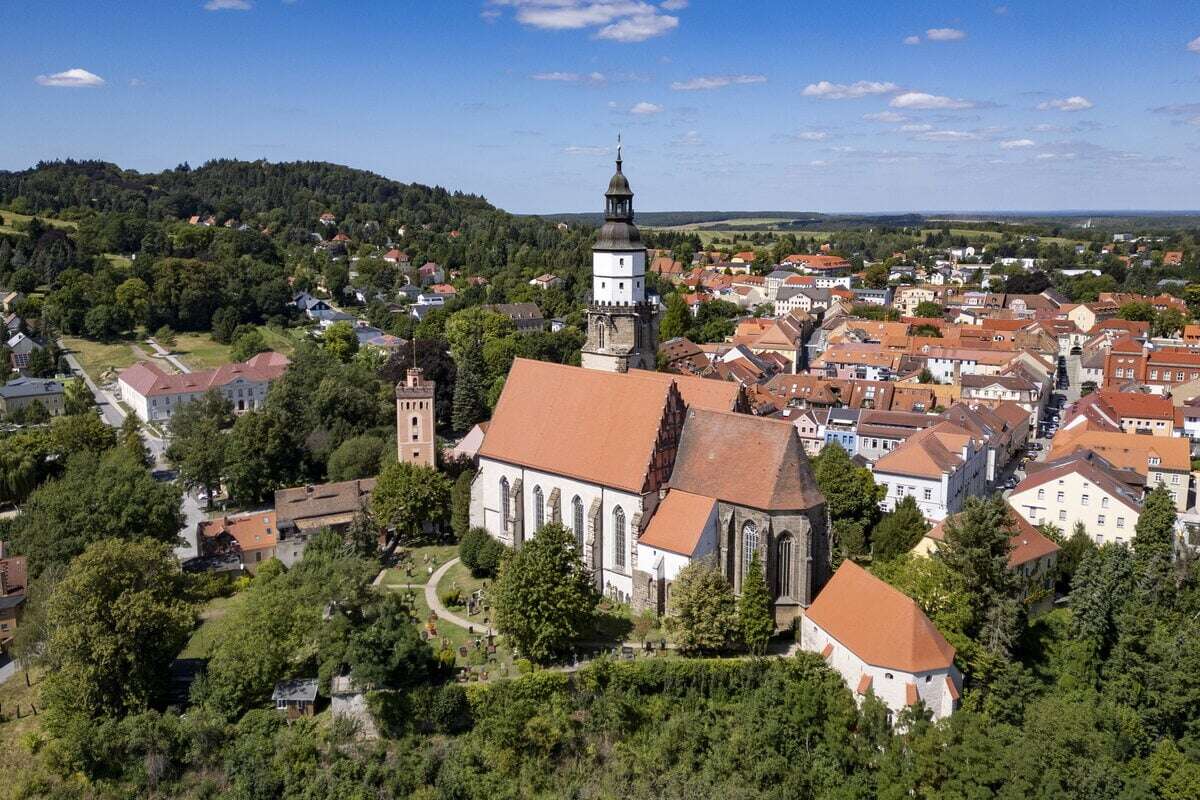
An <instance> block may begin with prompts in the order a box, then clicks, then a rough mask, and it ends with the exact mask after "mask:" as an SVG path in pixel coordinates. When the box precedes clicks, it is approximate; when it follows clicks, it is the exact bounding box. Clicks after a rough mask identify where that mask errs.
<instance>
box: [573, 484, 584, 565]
mask: <svg viewBox="0 0 1200 800" xmlns="http://www.w3.org/2000/svg"><path fill="white" fill-rule="evenodd" d="M571 521H572V523H574V528H575V546H576V547H578V548H579V552H580V553H582V552H583V501H582V500H580V499H579V495H575V499H574V500H572V501H571Z"/></svg>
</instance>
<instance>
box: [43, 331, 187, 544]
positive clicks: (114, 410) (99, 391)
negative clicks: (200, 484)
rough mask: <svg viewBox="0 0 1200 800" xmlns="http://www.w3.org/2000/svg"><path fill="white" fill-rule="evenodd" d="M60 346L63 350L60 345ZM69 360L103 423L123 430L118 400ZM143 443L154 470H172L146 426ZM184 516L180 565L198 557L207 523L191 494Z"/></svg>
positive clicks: (158, 439)
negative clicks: (199, 536) (199, 528)
mask: <svg viewBox="0 0 1200 800" xmlns="http://www.w3.org/2000/svg"><path fill="white" fill-rule="evenodd" d="M59 346H60V347H61V346H62V343H61V342H60V343H59ZM155 347H157V345H155ZM66 359H67V364H68V365H70V367H71V369H72V370H74V371H75V372H76V374H78V375H82V376H83V381H84V383H86V384H87V387H88V388H89V389H91V390H92V397H93V398H95V400H96V405H97V406H98V407H99V408H100V411H101V414H102V418H103V419H104V421H105V422H106V423H107V424H109V425H111V426H112V427H114V428H119V427H121V423H122V422H124V421H125V410H124V409H122V408H121V406H120V405H118V403H117V398H116V397H115V396H114V395H113V394H112V393H111V392H109V391H108V390H107V389H104V388H101V387H100V386H99V385H97V383H96V382H95V381H94V380H92V376H91V375H88V374H87V373H86V372H84V370H83V366H82V365H81V364H80V363H79V361H78V359H76V358H75V356H74V355H73V354H72V353H67V354H66ZM183 371H184V372H187V368H186V367H184V368H183ZM142 440H143V441H145V443H146V448H147V449H148V450H149V451H150V456H151V458H153V459H154V463H153V465H152V466H151V469H154V470H161V469H167V468H169V466H170V465H169V464H168V463H167V457H166V449H167V443H166V442H165V441H163V439H162V438H161V437H159V436H157V435H155V433H154V432H153V431H152V430H150V428H149V427H147V426H145V425H143V426H142ZM183 516H184V523H183V528H182V529H181V530H180V532H179V533H180V535H181V536H182V537H183V538H184V540H185V542H186V544H184V545H181V546H179V547H177V548H175V557H176V558H178V559H179V560H180V561H183V560H186V559H189V558H193V557H195V556H197V555H199V550H198V546H197V542H196V525H197V524H198V523H199V522H201V521H202V520H204V519H206V517H205V515H204V510H203V509H202V508H201V506H200V501H199V500H197V499H196V498H195V497H194V496H193V495H192V494H191V493H190V492H184V493H183Z"/></svg>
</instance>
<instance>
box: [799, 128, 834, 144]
mask: <svg viewBox="0 0 1200 800" xmlns="http://www.w3.org/2000/svg"><path fill="white" fill-rule="evenodd" d="M792 138H793V139H799V140H800V141H802V142H823V141H825V140H826V139H828V138H829V131H800V132H799V133H794V134H792Z"/></svg>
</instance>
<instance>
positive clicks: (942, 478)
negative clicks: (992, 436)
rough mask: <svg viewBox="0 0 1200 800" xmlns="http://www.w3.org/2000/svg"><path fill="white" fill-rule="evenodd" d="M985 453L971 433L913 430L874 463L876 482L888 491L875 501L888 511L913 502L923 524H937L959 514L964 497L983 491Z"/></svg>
mask: <svg viewBox="0 0 1200 800" xmlns="http://www.w3.org/2000/svg"><path fill="white" fill-rule="evenodd" d="M987 465H988V449H987V445H986V444H985V443H984V442H981V441H979V440H977V439H976V438H975V437H974V436H972V435H971V433H970V431H968V430H967V429H966V428H962V427H960V426H958V425H955V424H954V423H953V422H939V423H938V424H937V425H934V426H933V427H932V428H926V429H925V430H923V431H918V432H917V433H915V434H913V435H912V436H910V437H908V439H906V440H905V441H904V443H903V444H901V445H900V446H899V447H897V448H896V449H895V450H892V451H891V452H890V453H888V454H887V455H885V456H883V457H882V458H880V459H879V460H878V461H876V462H875V465H874V467H873V469H872V471H873V472H874V473H875V482H876V483H877V484H880V485H881V486H886V487H887V494H886V495H885V496H884V498H883V500H882V501H880V506H881V507H882V508H883V509H884V510H885V511H891V510H892V509H894V508H895V507H896V505H897V504H898V503H899V502H900V501H901V500H903V499H904V498H905V497H913V498H914V499H915V500H916V503H917V507H918V508H920V509H921V513H922V514H924V515H925V519H927V520H930V521H933V522H939V521H941V520H943V519H945V518H946V517H947V516H948V515H950V514H954V513H956V512H958V511H960V510H961V509H962V507H963V504H964V503H966V501H967V498H968V497H971V496H972V495H974V496H982V495H983V494H984V493H986V491H987Z"/></svg>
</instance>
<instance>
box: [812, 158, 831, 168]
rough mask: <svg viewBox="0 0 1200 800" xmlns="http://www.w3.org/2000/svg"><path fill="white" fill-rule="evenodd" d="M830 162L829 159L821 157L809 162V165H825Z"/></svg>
mask: <svg viewBox="0 0 1200 800" xmlns="http://www.w3.org/2000/svg"><path fill="white" fill-rule="evenodd" d="M828 164H829V162H828V161H821V160H820V159H818V160H816V161H810V162H808V165H809V166H810V167H824V166H828Z"/></svg>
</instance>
